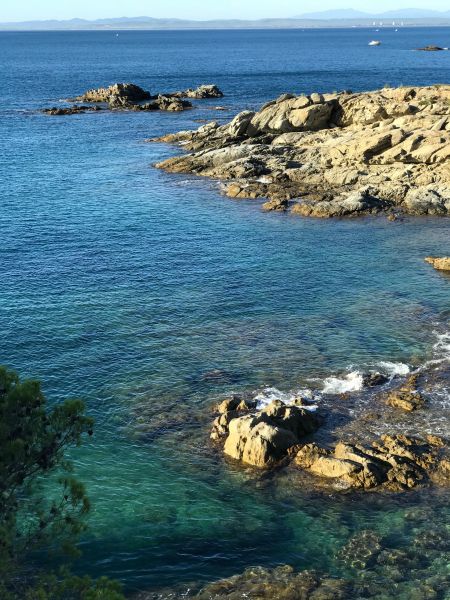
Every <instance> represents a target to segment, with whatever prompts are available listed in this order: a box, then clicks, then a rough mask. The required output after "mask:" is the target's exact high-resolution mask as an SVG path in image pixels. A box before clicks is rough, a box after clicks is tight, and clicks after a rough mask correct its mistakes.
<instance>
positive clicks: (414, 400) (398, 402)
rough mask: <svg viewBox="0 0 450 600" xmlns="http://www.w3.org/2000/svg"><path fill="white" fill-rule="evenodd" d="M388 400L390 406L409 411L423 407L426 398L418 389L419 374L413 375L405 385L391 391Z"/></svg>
mask: <svg viewBox="0 0 450 600" xmlns="http://www.w3.org/2000/svg"><path fill="white" fill-rule="evenodd" d="M386 402H387V404H388V405H389V406H392V407H394V408H400V409H402V410H405V411H407V412H412V411H414V410H418V409H419V408H423V406H424V405H425V400H424V398H423V396H422V394H421V393H420V392H419V390H418V389H417V375H412V376H411V377H409V378H408V379H407V380H406V382H405V383H404V384H403V385H401V386H400V387H399V388H397V389H395V390H393V391H392V392H390V393H389V395H388V397H387V400H386Z"/></svg>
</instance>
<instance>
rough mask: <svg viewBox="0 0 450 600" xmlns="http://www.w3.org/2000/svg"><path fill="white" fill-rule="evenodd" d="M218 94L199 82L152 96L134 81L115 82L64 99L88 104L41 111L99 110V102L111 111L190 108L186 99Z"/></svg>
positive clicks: (218, 95) (58, 113)
mask: <svg viewBox="0 0 450 600" xmlns="http://www.w3.org/2000/svg"><path fill="white" fill-rule="evenodd" d="M222 97H223V93H222V92H221V91H220V89H219V88H218V87H217V86H216V85H201V86H200V87H198V88H196V89H188V90H185V91H183V92H172V93H168V94H157V95H156V96H152V95H151V94H150V92H147V91H145V90H144V89H142V88H141V87H139V86H138V85H135V84H134V83H115V84H113V85H110V86H109V87H104V88H103V87H102V88H97V89H93V90H88V91H87V92H85V93H84V94H82V95H81V96H77V97H76V98H70V99H68V100H67V102H89V103H90V104H91V106H82V107H80V106H77V105H74V106H68V107H60V108H59V107H53V108H46V109H43V111H42V112H44V113H46V114H49V115H73V114H77V113H83V112H86V111H94V110H101V108H100V107H99V106H98V105H99V104H104V105H106V106H105V107H104V108H109V109H111V110H135V111H156V110H163V111H170V112H179V111H182V110H186V109H188V108H192V103H191V102H189V100H186V98H195V99H197V100H203V99H206V98H222ZM92 105H93V106H92Z"/></svg>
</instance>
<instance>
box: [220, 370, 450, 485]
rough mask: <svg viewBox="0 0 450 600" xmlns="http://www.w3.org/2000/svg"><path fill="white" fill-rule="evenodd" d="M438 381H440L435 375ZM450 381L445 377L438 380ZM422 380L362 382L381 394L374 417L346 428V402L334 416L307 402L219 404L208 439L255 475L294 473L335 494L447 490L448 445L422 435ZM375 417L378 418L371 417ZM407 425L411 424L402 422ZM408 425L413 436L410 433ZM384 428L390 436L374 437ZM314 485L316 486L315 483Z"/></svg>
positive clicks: (368, 414) (235, 400)
mask: <svg viewBox="0 0 450 600" xmlns="http://www.w3.org/2000/svg"><path fill="white" fill-rule="evenodd" d="M430 375H431V377H432V378H433V377H435V373H434V372H433V373H431V374H430ZM438 377H441V378H442V380H443V381H446V380H447V373H446V372H443V373H441V375H438ZM427 378H428V375H427V374H425V373H416V374H413V375H411V376H409V377H408V378H407V379H406V380H405V381H403V382H402V383H400V384H397V385H390V384H389V383H386V379H385V378H383V376H382V375H381V374H379V373H371V374H369V376H366V378H365V385H366V390H371V389H372V388H375V389H376V388H380V391H379V392H376V393H375V395H374V396H373V397H372V398H371V405H372V410H371V411H367V410H363V411H362V412H361V413H360V414H359V415H358V416H357V417H356V418H355V417H354V416H351V415H354V414H355V410H354V409H353V410H352V411H349V412H348V414H347V416H346V417H345V418H344V420H347V421H348V424H347V425H346V426H345V427H342V426H341V425H340V423H342V421H343V419H342V416H343V415H342V414H339V411H342V408H343V406H344V405H345V400H346V399H345V398H341V399H340V403H338V405H337V408H336V404H335V405H334V408H333V409H332V410H334V413H335V414H334V416H333V414H332V411H330V412H329V414H326V412H325V413H324V412H323V411H318V410H317V409H318V407H317V406H314V405H312V403H311V401H310V400H308V399H305V398H301V397H299V398H297V399H295V400H294V401H293V402H292V403H291V404H289V405H287V404H286V403H284V402H282V401H281V400H275V401H273V402H272V403H271V404H269V405H268V406H265V407H262V408H260V407H258V405H257V402H256V401H255V400H253V399H245V398H241V397H239V396H235V397H232V398H230V399H228V400H224V401H223V402H221V403H220V404H219V405H218V406H217V407H216V408H215V412H216V414H217V416H216V418H215V420H214V423H213V426H212V431H211V439H212V440H213V442H214V443H215V444H219V447H220V448H221V449H222V451H223V453H224V455H225V456H226V457H228V458H230V459H233V460H234V461H238V462H239V463H240V464H242V465H247V467H248V466H250V467H255V468H257V469H273V468H274V467H276V468H278V469H279V468H280V467H288V466H289V467H291V468H292V467H293V468H296V469H300V470H301V471H302V472H303V473H304V474H305V475H307V476H309V478H306V479H305V480H304V482H303V484H302V485H303V486H308V485H310V486H318V487H325V488H326V487H328V488H329V487H330V486H331V487H332V488H333V489H338V490H349V489H354V490H384V491H391V492H401V491H404V490H408V489H411V488H415V487H417V486H423V485H430V484H431V483H435V484H438V485H445V486H447V485H449V484H450V446H449V444H448V440H447V439H446V438H445V437H441V436H438V435H434V434H430V433H426V432H424V433H423V434H418V433H417V431H418V430H420V417H419V419H418V420H416V421H414V419H413V417H412V416H407V415H410V414H411V413H416V412H417V413H420V412H423V411H427V400H426V384H425V385H424V381H425V380H426V379H427ZM373 411H376V412H373ZM405 419H406V420H405ZM408 421H409V425H410V426H411V428H412V429H414V430H415V431H416V433H415V435H410V434H409V433H408V434H407V433H405V432H406V431H407V430H408ZM380 423H383V426H384V427H385V428H387V431H389V433H376V434H374V433H373V432H371V424H372V425H375V430H377V429H379V427H380ZM311 478H312V479H311Z"/></svg>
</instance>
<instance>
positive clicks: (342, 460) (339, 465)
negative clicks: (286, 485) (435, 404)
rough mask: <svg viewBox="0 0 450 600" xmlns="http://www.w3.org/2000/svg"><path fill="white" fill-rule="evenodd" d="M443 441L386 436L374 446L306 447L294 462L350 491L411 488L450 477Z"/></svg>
mask: <svg viewBox="0 0 450 600" xmlns="http://www.w3.org/2000/svg"><path fill="white" fill-rule="evenodd" d="M444 446H445V443H444V441H443V440H441V439H440V438H437V437H434V436H428V438H427V439H426V440H421V439H417V438H409V437H407V436H403V435H394V436H390V435H384V436H381V438H380V439H378V440H376V441H375V442H373V444H372V446H371V447H369V446H363V445H361V444H349V443H344V442H339V443H338V444H337V445H336V446H335V447H334V448H333V449H332V450H330V449H326V448H321V447H320V446H318V445H317V444H307V445H306V446H303V448H301V449H300V451H299V452H298V454H297V456H296V458H295V463H296V464H297V465H298V466H299V467H301V468H302V469H304V470H306V471H308V472H309V473H311V474H313V475H316V476H318V477H322V478H325V479H332V480H335V481H338V482H339V483H340V484H342V485H344V486H345V487H347V488H356V489H366V490H368V489H373V488H377V487H381V486H383V487H385V488H388V489H391V490H394V491H399V490H403V489H409V488H413V487H416V486H417V485H420V484H423V483H426V482H428V481H429V480H433V479H434V480H436V481H438V482H442V481H443V480H448V478H449V476H450V462H449V459H448V454H446V452H445V451H444V450H443V448H444Z"/></svg>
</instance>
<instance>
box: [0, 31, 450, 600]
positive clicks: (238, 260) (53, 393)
mask: <svg viewBox="0 0 450 600" xmlns="http://www.w3.org/2000/svg"><path fill="white" fill-rule="evenodd" d="M374 37H377V38H379V39H380V40H381V41H382V42H383V44H382V45H381V46H380V47H378V48H369V47H368V46H367V43H368V41H370V40H371V39H372V38H374ZM429 43H434V44H438V45H442V46H449V45H450V30H449V29H430V30H422V29H410V30H408V29H404V30H400V31H399V32H394V31H393V30H383V31H381V32H379V33H376V34H375V33H374V32H373V31H371V30H333V31H331V30H316V31H260V32H258V31H237V32H231V31H219V32H217V31H215V32H205V31H201V32H120V33H119V36H118V37H117V36H116V34H115V32H101V33H98V32H86V33H84V32H76V33H75V32H73V33H72V32H65V33H1V34H0V57H1V58H0V80H1V81H2V88H1V100H2V101H1V105H0V128H1V137H0V174H1V181H2V184H3V185H2V195H1V201H0V202H1V211H0V231H1V237H0V281H1V287H0V335H1V340H2V342H1V345H0V363H3V364H7V365H9V366H11V367H13V368H15V369H17V370H19V371H20V373H21V374H23V376H32V377H36V378H39V379H41V380H42V381H43V382H44V388H45V391H46V392H47V393H48V395H49V397H50V398H52V399H55V400H57V399H62V398H65V397H67V396H79V397H82V398H83V399H85V400H86V403H87V405H88V409H89V411H90V412H91V413H92V414H94V416H95V417H96V421H97V427H96V436H95V440H94V441H93V443H92V445H91V446H89V447H87V448H85V449H84V450H82V451H80V452H77V453H76V454H75V455H74V458H75V460H76V462H77V473H78V474H79V475H80V477H82V478H83V479H85V480H86V481H87V483H88V489H89V492H90V495H91V497H92V500H93V504H94V509H93V513H92V515H91V518H90V533H89V535H88V536H87V537H86V539H85V541H84V544H83V547H84V555H85V562H84V563H83V564H82V565H81V566H80V568H83V569H88V568H89V569H90V570H91V572H93V573H95V574H106V575H111V576H115V577H119V578H120V579H122V580H123V581H124V582H125V583H126V584H127V586H129V588H130V589H136V588H146V587H152V586H158V585H170V584H175V583H183V582H189V581H192V580H197V579H203V580H210V579H214V578H217V577H221V576H224V575H228V574H231V573H236V572H239V571H240V570H242V569H243V568H244V567H245V566H247V565H249V564H255V563H256V564H266V565H271V564H277V563H285V562H291V563H293V564H295V565H296V566H298V567H314V568H330V569H333V568H335V567H334V566H333V561H332V555H333V549H335V548H337V547H339V545H342V543H343V542H344V541H345V540H346V539H347V538H348V537H349V536H350V535H351V534H352V533H354V532H355V531H357V530H359V529H363V528H364V527H367V526H368V524H372V525H373V524H374V523H376V526H377V527H378V528H379V529H380V530H381V531H384V530H386V531H390V530H392V527H397V528H398V536H399V539H400V538H402V539H403V538H404V539H408V538H407V536H408V531H409V530H408V526H407V525H406V524H405V522H404V521H403V519H402V514H403V513H402V510H403V509H402V506H401V504H399V503H398V502H397V500H391V501H390V502H386V503H384V504H382V505H380V504H378V503H377V502H375V501H369V502H364V503H363V502H361V503H358V502H356V503H354V504H352V506H348V505H347V504H346V502H345V501H342V500H339V499H336V498H333V499H322V500H321V503H322V504H321V505H320V510H319V511H317V505H314V506H313V505H312V504H311V502H310V501H309V500H306V499H303V498H302V497H301V495H300V494H299V493H297V492H293V490H292V489H288V488H284V487H283V485H280V486H276V487H275V486H274V487H271V486H270V485H264V486H262V487H261V486H258V485H256V484H255V483H254V482H253V483H252V480H247V479H246V477H245V475H243V474H242V473H239V471H234V470H233V469H231V468H229V467H227V465H225V464H224V463H223V462H222V461H221V460H220V459H219V458H218V457H217V456H216V455H215V454H214V453H213V452H212V451H211V448H210V447H209V445H208V442H207V435H206V431H207V427H208V425H209V419H210V413H209V406H210V404H211V402H212V400H213V399H215V398H220V397H222V396H223V395H224V394H226V393H229V392H230V391H240V390H254V389H259V388H262V387H264V386H266V385H270V386H275V387H277V388H279V389H281V390H285V391H288V390H291V389H295V388H296V387H299V386H302V385H305V381H307V380H308V379H309V378H311V377H324V376H326V375H329V374H330V373H339V372H342V371H343V370H346V369H348V368H350V367H354V368H363V367H365V366H368V365H369V366H370V365H375V364H376V363H378V362H379V361H383V360H384V361H394V362H398V361H401V362H405V363H408V364H417V363H419V362H421V361H423V360H424V359H426V358H427V357H429V356H430V354H431V351H432V350H431V349H432V346H433V344H434V342H435V334H434V330H436V329H442V328H445V327H446V318H448V310H449V308H450V306H449V287H448V286H449V281H448V279H447V278H445V277H443V276H441V275H439V274H438V273H436V272H435V271H433V270H432V269H431V268H430V267H429V266H428V265H426V264H424V262H423V257H424V256H426V255H428V254H433V253H435V254H448V253H449V235H448V232H449V229H448V223H449V222H448V220H446V219H432V218H429V219H408V220H406V221H405V222H402V223H388V222H387V221H386V220H385V219H367V220H344V221H316V220H308V219H300V218H294V217H290V216H286V215H273V214H264V213H262V212H261V211H260V210H259V208H258V204H259V203H258V202H251V201H250V202H246V201H240V202H233V201H230V200H229V199H226V198H223V197H222V196H221V195H220V193H219V190H218V188H217V186H216V184H215V183H214V182H209V181H205V180H199V179H196V178H192V177H177V176H173V175H167V174H165V173H163V172H160V171H157V170H155V169H154V168H152V166H151V165H152V164H153V163H155V162H157V161H160V160H162V159H163V158H164V157H167V156H170V155H171V154H173V153H174V152H177V151H178V150H174V149H173V148H170V147H168V146H164V145H155V144H147V143H144V140H145V139H146V138H150V137H153V136H157V135H161V134H163V133H167V132H170V131H177V130H181V129H187V128H194V127H197V126H198V125H199V121H202V120H204V119H207V120H212V119H219V120H222V119H223V120H228V119H229V118H231V117H232V116H233V114H234V113H236V112H238V111H239V110H241V109H244V108H255V107H257V106H259V105H261V104H262V103H263V102H265V101H266V100H268V99H271V98H273V97H275V96H277V95H279V94H281V93H283V92H288V91H289V92H296V93H299V92H312V91H322V92H325V91H333V90H341V89H353V90H367V89H375V88H377V87H382V86H383V85H385V84H390V85H398V84H404V85H419V84H420V85H426V84H432V83H436V82H440V83H446V82H447V83H448V82H449V81H450V52H448V53H447V52H441V53H420V52H413V51H412V49H413V48H415V47H418V46H424V45H426V44H429ZM116 81H132V82H134V83H137V84H139V85H142V86H143V87H145V88H146V89H149V90H150V91H152V92H158V91H173V90H175V89H184V88H186V87H193V86H197V85H198V84H201V83H215V84H217V85H219V86H220V87H221V88H222V89H223V91H224V92H225V98H224V99H223V100H221V101H220V104H221V105H223V106H225V107H226V109H227V110H226V111H225V112H216V111H214V110H213V109H214V107H215V106H216V104H217V101H203V103H202V102H197V103H196V108H195V110H192V111H187V112H184V113H181V114H162V113H161V114H156V113H155V114H152V113H126V112H125V113H100V114H86V115H77V116H72V117H67V118H51V117H48V116H45V115H43V114H41V113H39V111H38V109H39V108H42V107H44V106H52V105H55V104H57V103H58V101H59V99H61V98H64V97H69V96H74V95H76V94H78V93H81V92H83V91H84V90H85V89H88V88H91V87H97V86H100V85H109V84H111V83H114V82H116ZM213 369H222V370H224V371H225V372H226V373H227V377H225V379H224V380H219V381H214V380H211V379H208V377H206V378H205V377H204V374H205V373H207V372H209V371H211V370H213ZM202 413H203V414H204V417H202ZM316 502H317V501H316ZM311 524H313V525H314V527H311Z"/></svg>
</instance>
